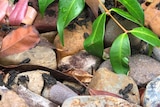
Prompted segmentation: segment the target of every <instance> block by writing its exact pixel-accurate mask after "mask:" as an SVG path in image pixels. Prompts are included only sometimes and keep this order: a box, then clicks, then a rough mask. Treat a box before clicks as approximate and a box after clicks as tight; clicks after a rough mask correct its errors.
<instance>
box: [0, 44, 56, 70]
mask: <svg viewBox="0 0 160 107" xmlns="http://www.w3.org/2000/svg"><path fill="white" fill-rule="evenodd" d="M26 59H29V60H30V61H29V64H33V65H40V66H45V67H48V68H51V69H56V67H57V62H56V54H55V52H54V51H53V50H52V49H51V48H47V47H42V46H36V47H35V48H32V49H30V50H28V51H24V52H21V53H19V54H14V55H10V56H7V57H4V58H0V64H2V65H13V64H20V63H21V62H22V61H24V60H26Z"/></svg>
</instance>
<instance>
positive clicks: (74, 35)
mask: <svg viewBox="0 0 160 107" xmlns="http://www.w3.org/2000/svg"><path fill="white" fill-rule="evenodd" d="M86 24H87V26H85V25H82V26H79V25H77V24H75V25H76V28H75V29H73V30H71V31H70V30H68V29H65V30H64V46H62V44H61V42H60V39H59V35H57V36H56V37H55V40H54V45H55V47H56V48H57V49H61V50H60V51H57V58H58V61H59V60H60V59H62V58H63V57H65V56H68V55H73V54H75V53H77V52H79V51H80V50H83V49H84V47H83V42H84V40H85V38H84V33H87V34H90V33H91V31H92V23H91V21H89V22H87V23H86Z"/></svg>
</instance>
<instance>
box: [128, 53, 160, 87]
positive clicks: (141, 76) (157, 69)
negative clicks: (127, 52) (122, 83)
mask: <svg viewBox="0 0 160 107" xmlns="http://www.w3.org/2000/svg"><path fill="white" fill-rule="evenodd" d="M129 66H130V72H129V76H131V77H132V78H133V79H134V80H135V82H136V83H137V85H139V86H143V85H146V84H147V83H148V82H149V81H151V80H152V79H153V78H155V77H157V76H158V75H160V62H158V61H156V60H155V59H153V58H151V57H149V56H146V55H140V54H138V55H134V56H132V57H130V58H129Z"/></svg>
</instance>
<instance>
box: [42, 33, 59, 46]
mask: <svg viewBox="0 0 160 107" xmlns="http://www.w3.org/2000/svg"><path fill="white" fill-rule="evenodd" d="M56 35H57V32H56V31H51V32H46V33H41V34H40V37H45V38H46V39H47V40H48V41H49V42H50V43H52V42H53V40H54V38H55V36H56Z"/></svg>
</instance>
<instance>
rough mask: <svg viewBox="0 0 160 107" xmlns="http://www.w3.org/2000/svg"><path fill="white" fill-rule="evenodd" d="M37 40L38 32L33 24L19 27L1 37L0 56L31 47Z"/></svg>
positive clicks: (38, 39)
mask: <svg viewBox="0 0 160 107" xmlns="http://www.w3.org/2000/svg"><path fill="white" fill-rule="evenodd" d="M39 41H40V38H39V33H38V31H37V30H36V29H35V28H34V27H33V26H23V27H20V28H18V29H16V30H13V31H12V32H10V33H9V34H8V35H7V36H6V37H5V38H3V40H2V46H1V50H0V57H4V56H8V55H12V54H16V53H20V52H23V51H26V50H28V49H30V48H33V47H34V46H35V45H36V44H37V43H38V42H39Z"/></svg>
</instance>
